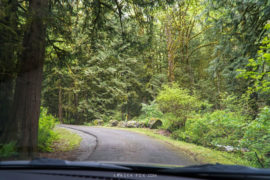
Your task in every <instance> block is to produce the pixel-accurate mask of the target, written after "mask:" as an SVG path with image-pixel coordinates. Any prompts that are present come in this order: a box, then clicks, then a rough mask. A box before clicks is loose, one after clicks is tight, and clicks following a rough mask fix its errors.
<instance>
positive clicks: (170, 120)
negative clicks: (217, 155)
mask: <svg viewBox="0 0 270 180" xmlns="http://www.w3.org/2000/svg"><path fill="white" fill-rule="evenodd" d="M179 122H181V119H180V118H179V117H177V116H176V115H174V114H173V113H165V114H164V115H163V117H162V127H161V128H162V129H165V130H168V131H169V132H174V131H177V130H179V128H180V127H179Z"/></svg>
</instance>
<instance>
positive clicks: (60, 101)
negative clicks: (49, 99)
mask: <svg viewBox="0 0 270 180" xmlns="http://www.w3.org/2000/svg"><path fill="white" fill-rule="evenodd" d="M58 118H59V121H60V123H61V124H62V123H63V108H62V88H61V86H60V87H59V94H58Z"/></svg>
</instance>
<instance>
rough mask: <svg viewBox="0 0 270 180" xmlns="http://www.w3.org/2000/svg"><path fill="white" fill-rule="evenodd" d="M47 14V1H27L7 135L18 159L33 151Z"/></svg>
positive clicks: (30, 155) (28, 155)
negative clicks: (16, 147) (13, 140)
mask: <svg viewBox="0 0 270 180" xmlns="http://www.w3.org/2000/svg"><path fill="white" fill-rule="evenodd" d="M47 10H48V0H30V1H29V17H28V19H27V24H28V27H27V29H26V31H25V34H24V39H23V50H22V53H21V56H20V71H19V74H18V77H17V80H16V87H15V95H14V103H13V107H12V115H11V120H12V125H11V126H10V128H11V129H9V131H8V133H9V134H10V135H11V136H12V137H13V138H14V137H16V138H15V139H16V140H17V143H18V147H19V152H20V153H21V154H20V155H21V157H22V158H28V157H32V156H33V155H34V153H35V152H36V151H37V141H38V120H39V114H40V99H41V82H42V70H43V62H44V56H45V33H46V24H45V16H46V14H47Z"/></svg>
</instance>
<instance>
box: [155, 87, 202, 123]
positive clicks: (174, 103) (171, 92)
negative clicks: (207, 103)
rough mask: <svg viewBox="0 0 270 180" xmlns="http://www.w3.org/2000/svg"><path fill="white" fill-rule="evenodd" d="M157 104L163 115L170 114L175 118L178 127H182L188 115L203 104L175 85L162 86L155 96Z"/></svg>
mask: <svg viewBox="0 0 270 180" xmlns="http://www.w3.org/2000/svg"><path fill="white" fill-rule="evenodd" d="M157 103H158V105H159V108H160V109H161V111H162V112H163V113H172V114H174V115H175V116H176V117H177V119H178V120H179V121H178V123H179V125H178V126H184V125H185V121H186V119H187V117H188V115H190V114H191V113H192V112H193V111H195V110H199V109H200V107H201V106H202V104H203V103H202V102H201V101H200V100H199V99H198V98H197V97H195V96H191V95H190V94H189V91H188V90H185V89H181V88H179V87H178V86H177V85H176V84H172V85H171V86H169V85H165V86H163V90H161V91H160V92H159V94H158V96H157Z"/></svg>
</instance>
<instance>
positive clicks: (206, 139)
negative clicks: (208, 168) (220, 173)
mask: <svg viewBox="0 0 270 180" xmlns="http://www.w3.org/2000/svg"><path fill="white" fill-rule="evenodd" d="M156 102H157V105H158V107H159V108H160V110H161V111H162V112H163V114H160V116H159V118H161V120H162V121H163V126H162V128H163V129H166V130H169V131H170V132H172V137H173V138H176V139H180V140H184V141H187V142H192V143H195V144H199V145H202V146H207V147H212V148H217V147H218V148H220V147H230V148H231V149H232V150H233V151H237V152H239V153H242V155H243V156H244V157H245V158H246V159H249V160H250V161H252V162H253V163H255V164H256V163H257V165H258V167H259V166H261V167H269V165H270V108H269V107H264V108H262V109H261V112H260V113H259V114H258V116H257V118H256V119H255V120H252V119H251V117H250V116H248V115H247V114H248V112H247V111H248V99H247V98H246V97H245V96H243V97H242V98H238V97H236V96H234V95H233V94H231V95H229V94H226V93H224V94H221V99H220V108H221V109H219V110H213V109H212V110H211V108H210V107H211V105H209V104H207V103H203V102H202V101H201V100H199V99H198V98H197V97H196V96H194V95H191V94H190V93H189V91H188V90H184V89H181V88H179V87H177V85H175V84H174V85H172V86H164V88H163V90H161V91H160V93H159V94H158V96H157V99H156ZM146 107H147V108H146ZM150 107H151V108H150ZM153 107H155V108H153ZM143 110H144V114H145V115H147V116H148V117H149V116H157V115H154V113H153V112H159V110H158V108H157V106H156V104H155V105H153V104H151V105H149V106H146V105H145V108H144V109H143ZM147 110H149V112H148V111H147Z"/></svg>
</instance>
